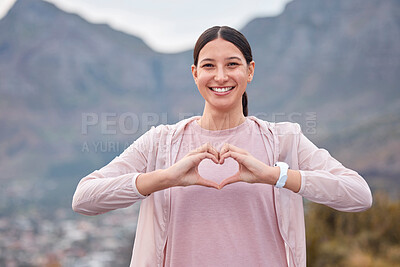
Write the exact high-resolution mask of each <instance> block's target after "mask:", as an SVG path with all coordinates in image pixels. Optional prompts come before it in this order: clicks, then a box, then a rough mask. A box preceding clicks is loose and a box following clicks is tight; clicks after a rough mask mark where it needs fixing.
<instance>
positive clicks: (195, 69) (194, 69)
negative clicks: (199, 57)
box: [192, 64, 197, 84]
mask: <svg viewBox="0 0 400 267" xmlns="http://www.w3.org/2000/svg"><path fill="white" fill-rule="evenodd" d="M192 75H193V79H194V82H195V83H196V84H197V67H196V66H195V65H194V64H193V65H192Z"/></svg>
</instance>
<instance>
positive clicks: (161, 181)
mask: <svg viewBox="0 0 400 267" xmlns="http://www.w3.org/2000/svg"><path fill="white" fill-rule="evenodd" d="M170 180H171V179H169V177H168V174H167V171H166V170H155V171H152V172H148V173H142V174H140V175H139V176H138V177H137V178H136V188H137V190H138V191H139V193H140V194H142V195H144V196H147V195H150V194H151V193H154V192H156V191H160V190H164V189H167V188H169V187H172V186H173V184H172V183H171V181H170Z"/></svg>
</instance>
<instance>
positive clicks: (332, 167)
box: [297, 125, 372, 212]
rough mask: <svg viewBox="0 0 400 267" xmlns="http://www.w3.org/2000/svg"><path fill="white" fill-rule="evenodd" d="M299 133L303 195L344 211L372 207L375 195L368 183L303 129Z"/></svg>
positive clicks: (300, 192)
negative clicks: (314, 141) (309, 137)
mask: <svg viewBox="0 0 400 267" xmlns="http://www.w3.org/2000/svg"><path fill="white" fill-rule="evenodd" d="M297 126H298V125H297ZM298 127H300V126H298ZM298 132H299V134H298V135H297V136H298V150H297V152H298V163H299V169H300V173H301V188H300V191H299V194H300V195H302V196H303V197H305V198H307V199H308V200H311V201H313V202H316V203H320V204H324V205H327V206H329V207H331V208H334V209H336V210H340V211H348V212H357V211H363V210H366V209H368V208H370V207H371V205H372V194H371V190H370V188H369V186H368V184H367V182H366V181H365V180H364V179H363V178H362V177H361V176H360V175H359V174H358V173H357V172H355V171H353V170H350V169H348V168H346V167H344V166H343V165H342V164H341V163H340V162H339V161H337V160H336V159H334V158H333V157H332V156H331V155H330V154H329V153H328V151H326V150H325V149H320V148H318V147H316V146H315V145H314V144H313V143H312V142H311V141H310V140H308V139H307V137H305V136H304V134H303V133H302V132H301V131H300V130H299V131H298Z"/></svg>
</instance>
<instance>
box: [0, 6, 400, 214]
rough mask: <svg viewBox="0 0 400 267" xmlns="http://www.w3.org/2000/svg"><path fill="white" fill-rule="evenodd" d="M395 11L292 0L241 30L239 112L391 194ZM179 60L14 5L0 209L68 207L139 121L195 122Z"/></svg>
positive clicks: (0, 85) (71, 19)
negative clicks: (306, 141) (309, 144)
mask: <svg viewBox="0 0 400 267" xmlns="http://www.w3.org/2000/svg"><path fill="white" fill-rule="evenodd" d="M399 9H400V3H399V2H398V1H396V0H381V1H378V0H364V1H360V0H352V1H348V0H338V1H330V0H294V1H293V2H291V3H289V4H288V5H287V7H286V9H285V11H284V12H283V13H282V14H281V15H279V16H276V17H272V18H257V19H254V20H253V21H251V22H249V23H248V25H246V26H245V27H244V28H243V29H242V31H243V33H244V34H245V35H246V36H247V37H248V39H249V41H250V43H251V45H252V48H253V54H254V59H255V61H256V75H255V79H254V81H253V83H252V84H251V85H250V86H249V88H248V94H249V101H250V106H249V108H250V113H251V114H254V115H258V116H259V117H261V118H265V119H268V120H272V121H275V120H276V121H282V120H291V121H297V122H299V123H300V124H301V125H302V127H303V131H304V132H305V134H306V135H307V136H308V137H309V138H310V139H311V140H313V141H314V142H316V143H317V144H318V145H319V146H322V147H326V148H328V149H329V151H330V152H331V153H332V154H333V155H334V156H335V157H337V158H338V159H339V160H342V161H343V162H345V165H347V166H349V167H352V168H355V169H356V170H358V171H359V172H360V173H362V174H364V175H365V176H366V179H367V180H368V181H369V182H370V183H371V184H372V185H373V186H374V187H385V188H387V189H393V188H395V189H396V188H397V189H396V190H398V188H399V187H398V185H396V183H395V179H397V177H398V175H399V174H400V165H399V164H397V163H398V162H399V161H400V153H399V152H398V151H399V150H400V141H399V140H400V138H399V137H400V120H399V115H400V102H399V100H400V90H399V86H398V84H399V81H400V80H399V74H400V46H399V45H398V44H399V43H400V18H399V14H400V12H399V11H400V10H399ZM191 53H192V51H184V52H182V53H177V54H160V53H156V52H154V51H152V50H151V49H150V48H149V47H148V46H147V45H146V44H145V43H144V42H143V41H142V40H140V39H139V38H137V37H134V36H130V35H127V34H125V33H122V32H118V31H115V30H113V29H111V28H110V27H109V26H107V25H98V24H91V23H88V22H87V21H85V20H83V19H82V18H80V17H79V16H77V15H74V14H68V13H66V12H64V11H61V10H59V9H58V8H56V7H55V6H53V5H52V4H49V3H48V2H44V1H41V0H18V1H17V2H16V4H15V5H14V6H13V7H12V9H11V10H10V11H9V13H8V14H7V15H6V16H5V17H4V18H3V19H2V20H0V124H1V130H0V173H1V175H0V182H1V183H2V184H3V183H4V184H5V185H6V187H3V186H2V189H1V190H2V192H0V195H2V196H3V197H2V199H1V200H2V201H1V203H3V204H1V206H2V207H3V208H5V207H11V206H12V205H10V204H12V203H11V202H10V201H11V200H9V199H8V197H7V196H13V199H14V200H12V201H14V202H15V203H14V202H13V203H14V204H15V205H17V204H21V203H25V202H29V201H30V198H28V197H27V196H26V190H29V191H31V192H33V193H32V194H33V195H34V197H35V199H38V201H41V200H43V201H44V199H49V198H62V199H63V200H66V199H67V200H68V199H70V197H71V194H72V192H73V187H74V186H75V185H76V183H77V181H78V180H79V179H80V178H81V177H82V176H83V175H85V174H87V173H88V172H91V171H92V170H93V169H95V168H98V167H100V166H102V165H104V164H105V163H106V162H107V161H109V160H110V159H111V158H112V157H114V156H115V155H117V154H119V153H120V152H121V151H122V150H123V149H124V148H125V147H126V146H127V144H129V143H130V142H132V141H133V140H134V139H135V138H137V136H139V135H140V134H141V133H142V132H143V131H145V130H147V129H148V128H149V127H150V125H152V124H159V123H173V122H176V121H177V120H178V119H179V118H180V117H184V116H189V115H193V114H199V113H201V111H202V105H203V101H202V98H201V96H200V95H199V93H198V92H197V89H196V87H195V84H194V83H193V80H192V77H191V73H190V65H191V64H192V55H191ZM93 122H94V123H93ZM85 123H86V124H85ZM92 124H93V125H92ZM44 181H45V182H44ZM43 184H44V185H45V186H44V187H43ZM21 188H22V189H21ZM60 190H61V191H62V190H64V193H63V194H60V193H59V192H60ZM15 199H17V200H15ZM21 199H22V200H21Z"/></svg>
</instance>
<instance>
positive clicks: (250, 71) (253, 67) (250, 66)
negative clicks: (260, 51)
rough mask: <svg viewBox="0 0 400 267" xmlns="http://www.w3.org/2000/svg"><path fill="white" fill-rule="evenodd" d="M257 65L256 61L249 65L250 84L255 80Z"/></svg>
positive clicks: (248, 78)
mask: <svg viewBox="0 0 400 267" xmlns="http://www.w3.org/2000/svg"><path fill="white" fill-rule="evenodd" d="M255 65H256V63H255V62H254V61H252V62H250V63H249V64H248V76H247V82H248V83H250V82H251V81H252V80H253V76H254V69H255Z"/></svg>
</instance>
